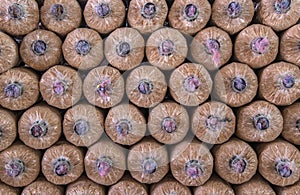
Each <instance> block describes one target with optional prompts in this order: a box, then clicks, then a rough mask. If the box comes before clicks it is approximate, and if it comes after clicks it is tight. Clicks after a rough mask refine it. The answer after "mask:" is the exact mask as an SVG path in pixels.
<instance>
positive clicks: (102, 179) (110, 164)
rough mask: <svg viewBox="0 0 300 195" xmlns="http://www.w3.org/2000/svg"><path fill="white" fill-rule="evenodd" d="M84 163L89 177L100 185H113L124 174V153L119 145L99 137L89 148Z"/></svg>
mask: <svg viewBox="0 0 300 195" xmlns="http://www.w3.org/2000/svg"><path fill="white" fill-rule="evenodd" d="M84 165H85V171H86V174H87V176H88V177H89V179H91V180H93V181H94V182H96V183H98V184H101V185H106V186H108V185H113V184H115V183H117V182H118V181H119V180H120V179H121V178H122V176H123V175H124V172H125V170H126V154H125V151H124V150H123V148H122V147H120V146H119V145H117V144H115V143H113V142H112V141H110V140H106V139H101V140H100V141H99V142H97V143H96V144H94V145H93V146H91V147H90V148H89V150H88V152H87V153H86V155H85V159H84Z"/></svg>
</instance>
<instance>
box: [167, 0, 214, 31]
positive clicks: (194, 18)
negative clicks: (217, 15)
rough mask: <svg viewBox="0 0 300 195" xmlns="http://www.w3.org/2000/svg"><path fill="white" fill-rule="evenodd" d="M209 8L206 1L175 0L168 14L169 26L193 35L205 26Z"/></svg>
mask: <svg viewBox="0 0 300 195" xmlns="http://www.w3.org/2000/svg"><path fill="white" fill-rule="evenodd" d="M210 15H211V6H210V4H209V2H208V1H207V0H175V1H174V2H173V4H172V6H171V9H170V11H169V14H168V19H169V23H170V26H172V27H173V28H176V29H178V30H180V31H181V32H183V33H186V34H190V35H193V34H195V33H197V32H198V31H200V30H201V29H202V28H204V27H205V26H206V24H207V23H208V21H209V19H210Z"/></svg>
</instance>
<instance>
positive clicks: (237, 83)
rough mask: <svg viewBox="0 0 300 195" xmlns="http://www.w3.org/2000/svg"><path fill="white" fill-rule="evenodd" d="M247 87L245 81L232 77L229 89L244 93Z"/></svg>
mask: <svg viewBox="0 0 300 195" xmlns="http://www.w3.org/2000/svg"><path fill="white" fill-rule="evenodd" d="M246 87H247V83H246V81H245V79H243V78H241V77H234V78H233V79H232V81H231V88H232V89H233V91H235V92H238V93H240V92H243V91H245V89H246Z"/></svg>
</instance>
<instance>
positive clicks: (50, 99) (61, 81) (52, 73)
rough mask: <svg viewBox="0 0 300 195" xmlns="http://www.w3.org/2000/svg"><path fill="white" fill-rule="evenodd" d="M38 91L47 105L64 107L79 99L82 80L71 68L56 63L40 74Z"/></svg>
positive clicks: (73, 103)
mask: <svg viewBox="0 0 300 195" xmlns="http://www.w3.org/2000/svg"><path fill="white" fill-rule="evenodd" d="M40 92H41V94H42V96H43V98H44V100H45V101H46V102H47V103H48V104H49V105H51V106H54V107H56V108H59V109H66V108H69V107H71V106H73V105H75V104H76V103H77V102H78V101H79V100H80V98H81V94H82V80H81V78H80V76H79V74H78V72H77V71H76V70H74V69H73V68H70V67H69V66H64V65H56V66H53V67H51V68H50V69H48V70H47V71H46V72H45V73H44V74H43V75H42V78H41V80H40Z"/></svg>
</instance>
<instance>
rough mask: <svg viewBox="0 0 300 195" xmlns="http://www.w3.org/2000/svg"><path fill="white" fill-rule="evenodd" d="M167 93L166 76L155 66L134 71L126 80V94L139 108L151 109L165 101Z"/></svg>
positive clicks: (138, 68) (141, 67) (143, 66)
mask: <svg viewBox="0 0 300 195" xmlns="http://www.w3.org/2000/svg"><path fill="white" fill-rule="evenodd" d="M166 92H167V82H166V79H165V75H164V74H163V73H162V72H161V71H160V70H159V69H158V68H157V67H154V66H148V65H142V66H139V67H137V68H135V69H133V70H132V71H131V72H130V74H129V76H128V77H127V80H126V94H127V96H128V98H129V100H130V101H131V102H132V103H134V104H135V105H137V106H139V107H144V108H150V107H154V106H156V105H157V104H158V103H160V102H161V101H163V99H164V97H165V95H166Z"/></svg>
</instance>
